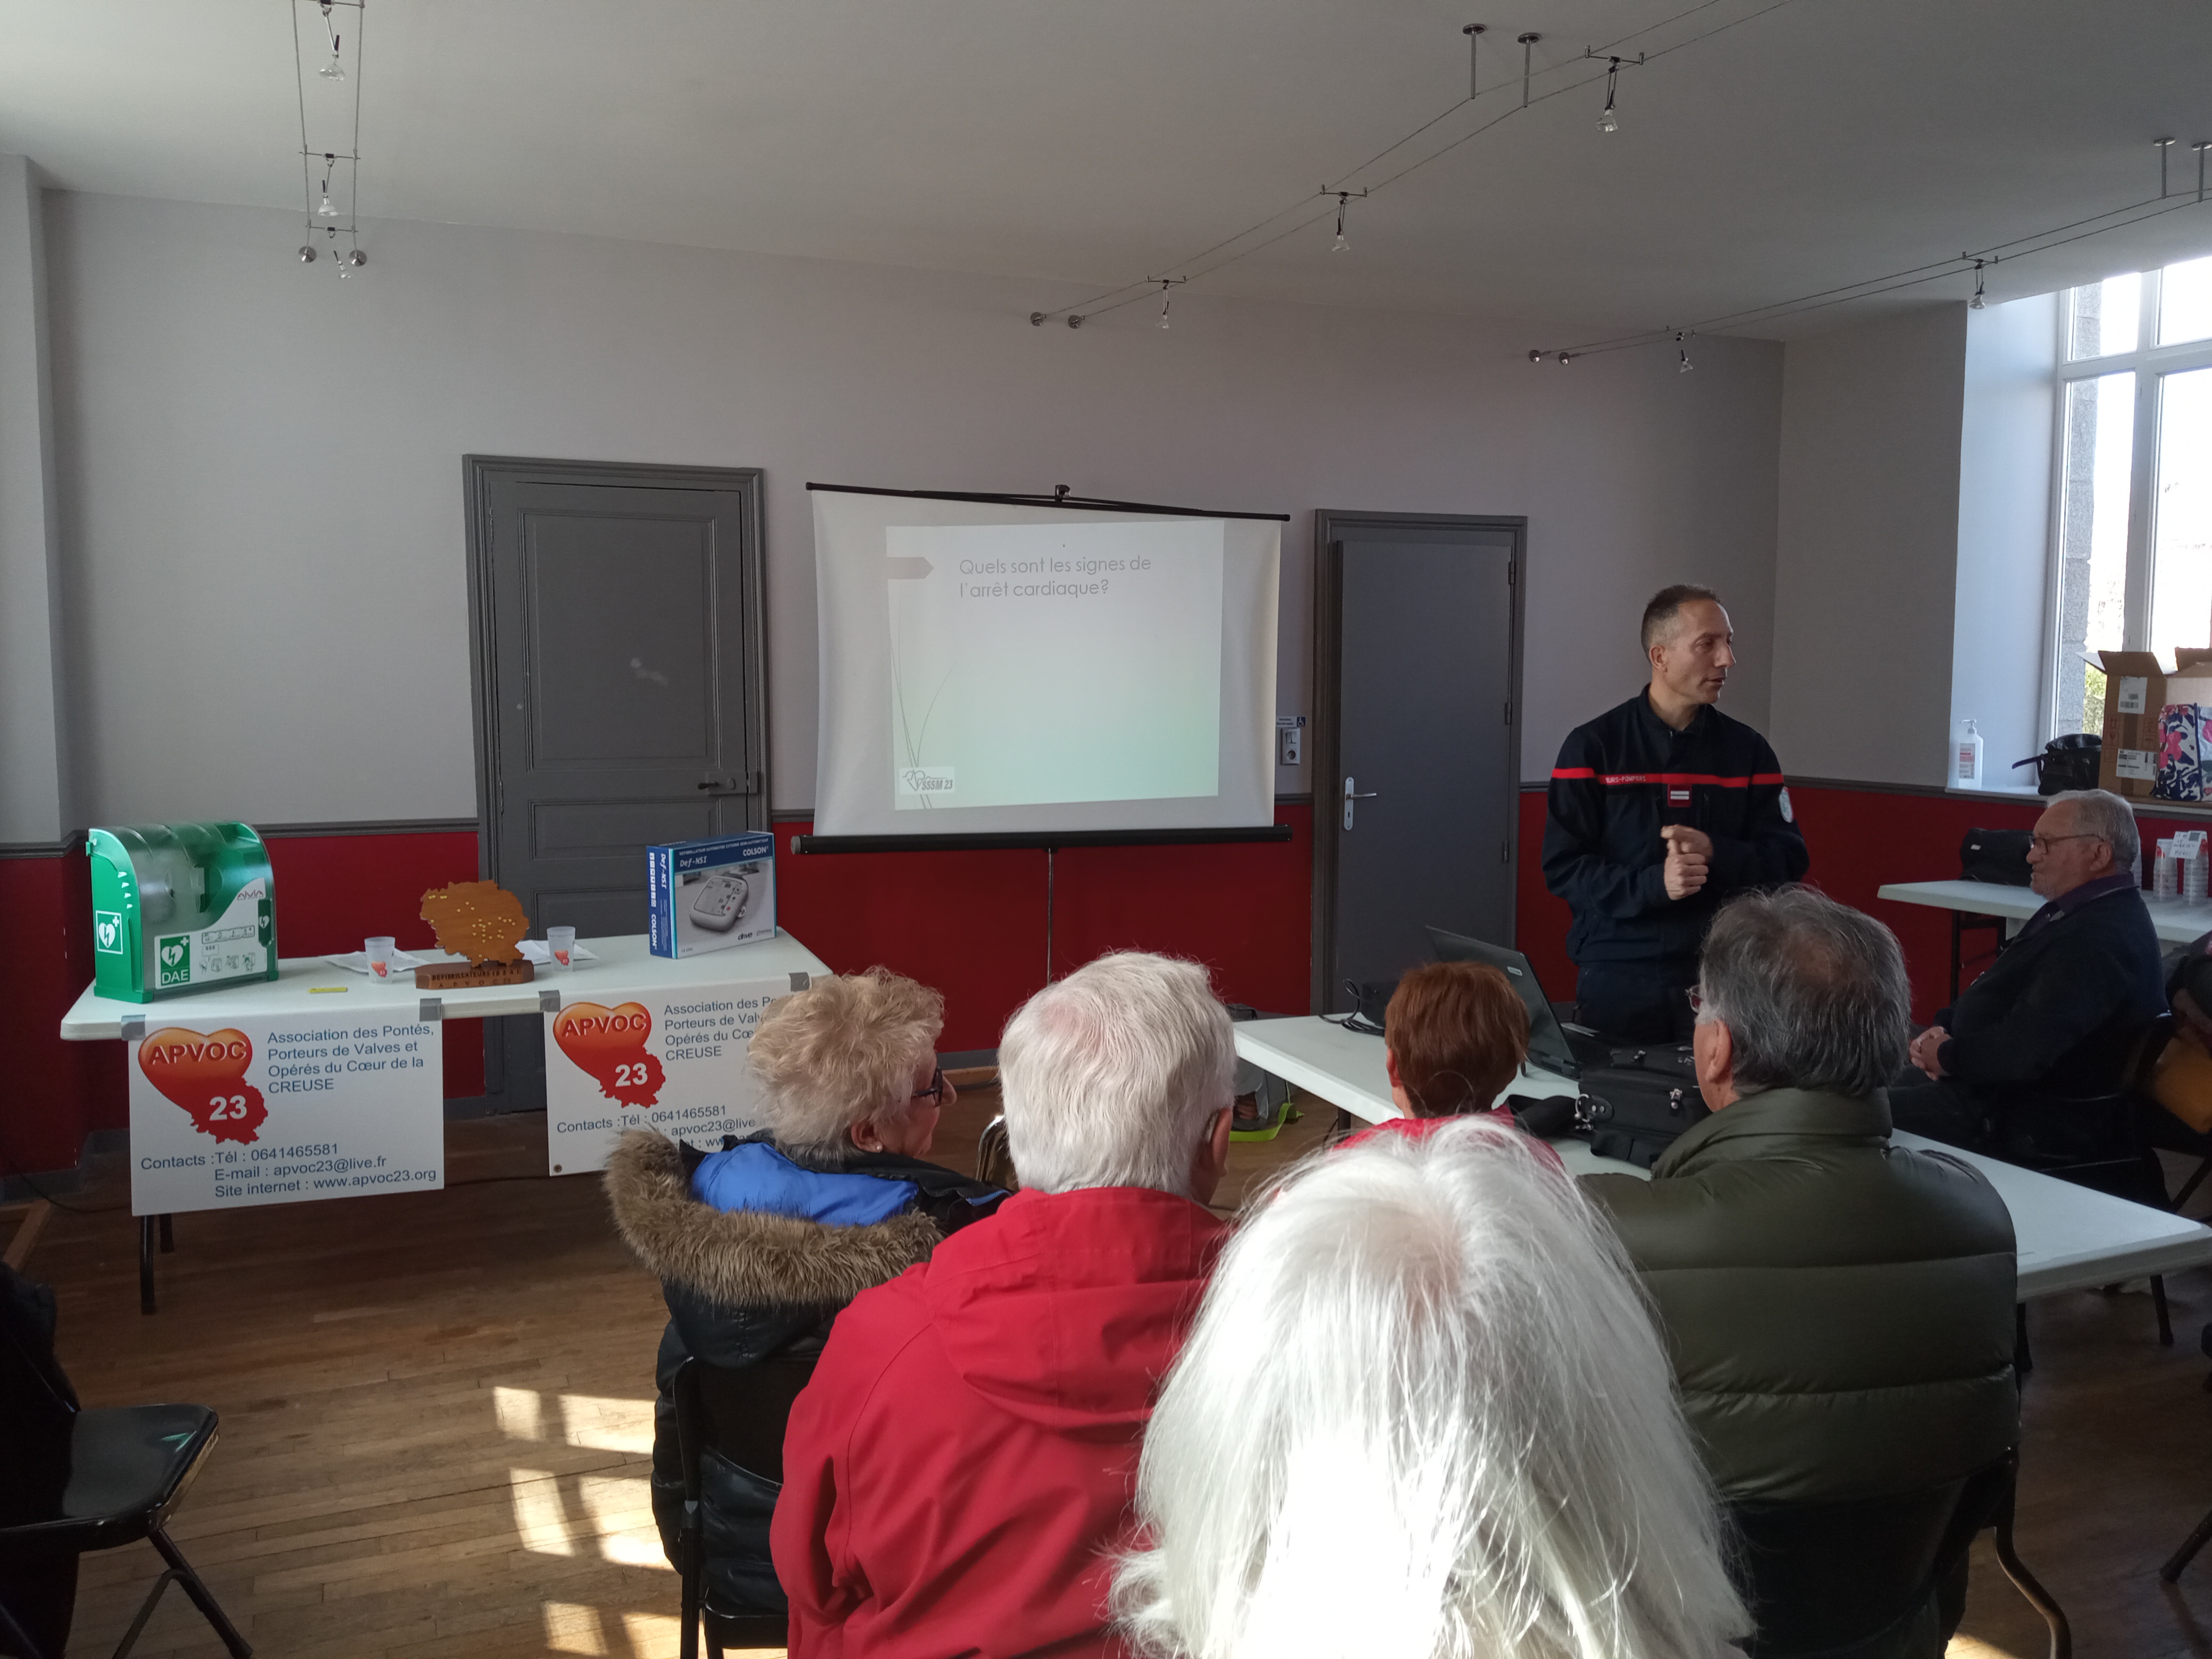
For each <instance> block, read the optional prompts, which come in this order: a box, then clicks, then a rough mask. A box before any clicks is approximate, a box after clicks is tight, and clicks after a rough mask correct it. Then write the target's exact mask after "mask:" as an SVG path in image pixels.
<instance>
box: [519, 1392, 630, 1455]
mask: <svg viewBox="0 0 2212 1659" xmlns="http://www.w3.org/2000/svg"><path fill="white" fill-rule="evenodd" d="M491 1401H492V1413H493V1414H494V1416H495V1417H496V1418H497V1419H498V1420H499V1429H500V1432H501V1434H504V1435H505V1436H507V1438H508V1439H510V1440H550V1441H555V1442H557V1443H559V1444H562V1445H564V1446H579V1447H582V1448H583V1449H586V1450H589V1451H618V1452H634V1453H637V1454H640V1455H643V1454H645V1453H647V1452H650V1451H651V1450H652V1449H653V1401H650V1400H623V1399H617V1398H614V1397H612V1396H610V1395H597V1394H556V1395H544V1394H540V1393H539V1392H538V1390H537V1389H509V1388H503V1387H502V1388H495V1389H492V1391H491Z"/></svg>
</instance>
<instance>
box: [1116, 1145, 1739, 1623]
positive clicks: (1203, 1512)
mask: <svg viewBox="0 0 2212 1659" xmlns="http://www.w3.org/2000/svg"><path fill="white" fill-rule="evenodd" d="M1256 1355H1264V1356H1266V1362H1265V1363H1264V1364H1255V1363H1254V1357H1255V1356H1256ZM1136 1509H1137V1520H1138V1523H1139V1529H1140V1530H1139V1547H1138V1548H1137V1549H1136V1550H1135V1551H1134V1553H1131V1554H1129V1555H1127V1557H1126V1558H1125V1559H1123V1561H1122V1563H1121V1567H1120V1569H1119V1571H1118V1574H1117V1577H1116V1580H1115V1607H1116V1610H1117V1611H1118V1612H1119V1613H1120V1614H1121V1629H1122V1632H1123V1634H1124V1636H1125V1638H1126V1639H1127V1641H1128V1642H1129V1644H1130V1645H1131V1646H1132V1647H1133V1649H1135V1650H1136V1651H1138V1652H1139V1653H1140V1654H1144V1655H1147V1656H1159V1659H1261V1656H1266V1659H1340V1656H1341V1659H1352V1656H1358V1659H1447V1656H1449V1659H1717V1656H1719V1655H1722V1654H1723V1653H1726V1652H1728V1651H1729V1648H1728V1645H1727V1644H1729V1642H1730V1641H1731V1640H1732V1639H1733V1638H1736V1637H1739V1636H1741V1635H1743V1634H1746V1633H1747V1632H1748V1631H1749V1629H1750V1620H1748V1618H1747V1616H1746V1614H1745V1612H1744V1609H1743V1607H1742V1604H1741V1601H1739V1600H1738V1599H1737V1596H1736V1595H1735V1591H1734V1590H1733V1589H1731V1588H1730V1585H1729V1578H1728V1576H1727V1573H1726V1571H1725V1570H1724V1568H1723V1562H1722V1545H1721V1538H1722V1534H1721V1528H1720V1523H1719V1521H1718V1518H1717V1510H1716V1507H1715V1502H1714V1498H1713V1496H1712V1492H1711V1487H1710V1486H1709V1485H1708V1483H1707V1480H1706V1478H1705V1474H1704V1473H1703V1471H1702V1470H1701V1469H1700V1468H1699V1462H1698V1458H1697V1455H1696V1454H1695V1452H1694V1451H1693V1450H1692V1447H1691V1443H1690V1440H1689V1437H1688V1434H1687V1432H1686V1430H1685V1429H1684V1427H1683V1424H1682V1419H1681V1416H1680V1412H1679V1411H1678V1410H1677V1409H1676V1407H1675V1404H1674V1384H1673V1378H1672V1376H1671V1374H1670V1372H1669V1370H1668V1364H1667V1358H1666V1355H1665V1352H1663V1350H1662V1347H1661V1345H1660V1340H1659V1338H1658V1336H1657V1334H1656V1332H1655V1331H1654V1329H1653V1327H1652V1322H1651V1319H1650V1315H1649V1314H1648V1313H1647V1312H1646V1311H1645V1309H1644V1303H1643V1301H1642V1299H1641V1297H1639V1296H1638V1291H1637V1288H1636V1285H1635V1281H1634V1279H1633V1276H1632V1273H1631V1272H1630V1269H1629V1267H1628V1264H1627V1262H1626V1259H1625V1258H1624V1257H1623V1255H1622V1254H1621V1250H1620V1245H1619V1244H1618V1243H1616V1242H1615V1240H1614V1239H1613V1236H1612V1234H1611V1232H1610V1231H1608V1230H1607V1227H1606V1226H1605V1225H1604V1223H1603V1222H1602V1221H1601V1220H1600V1219H1598V1218H1596V1217H1595V1214H1594V1212H1592V1210H1591V1209H1590V1207H1589V1204H1588V1203H1587V1202H1586V1201H1585V1200H1583V1197H1582V1196H1581V1194H1579V1193H1578V1192H1577V1189H1576V1187H1575V1183H1574V1182H1573V1181H1572V1180H1571V1178H1570V1177H1569V1176H1567V1175H1566V1174H1565V1171H1564V1170H1562V1169H1560V1168H1559V1166H1558V1165H1557V1164H1555V1163H1553V1162H1552V1161H1550V1160H1547V1159H1546V1158H1542V1157H1541V1156H1540V1155H1538V1153H1537V1152H1535V1151H1534V1149H1533V1148H1532V1146H1530V1145H1529V1144H1528V1141H1527V1140H1526V1139H1525V1138H1523V1137H1522V1136H1520V1135H1518V1134H1516V1133H1515V1132H1514V1131H1513V1130H1512V1129H1511V1128H1510V1127H1507V1126H1505V1125H1504V1124H1500V1123H1498V1122H1495V1121H1490V1120H1488V1119H1487V1118H1484V1117H1472V1118H1465V1119H1462V1120H1459V1121H1454V1122H1451V1123H1449V1124H1447V1125H1445V1126H1443V1127H1440V1128H1439V1129H1437V1131H1435V1132H1434V1133H1431V1134H1428V1135H1425V1136H1422V1137H1419V1138H1415V1137H1410V1136H1389V1137H1383V1138H1379V1139H1375V1140H1372V1141H1369V1142H1366V1143H1364V1144H1362V1145H1360V1146H1351V1147H1346V1148H1345V1149H1342V1150H1340V1151H1339V1152H1334V1153H1333V1154H1329V1155H1325V1156H1322V1157H1321V1158H1317V1159H1316V1160H1313V1161H1310V1162H1309V1163H1308V1164H1305V1165H1304V1167H1303V1168H1302V1169H1300V1170H1297V1171H1296V1172H1295V1173H1294V1174H1293V1176H1291V1179H1290V1180H1289V1181H1288V1182H1287V1183H1286V1184H1285V1186H1284V1187H1283V1188H1281V1189H1280V1191H1279V1193H1278V1194H1277V1195H1276V1196H1275V1197H1274V1199H1273V1200H1272V1201H1270V1202H1266V1203H1263V1204H1261V1206H1259V1207H1258V1208H1257V1209H1256V1210H1255V1211H1254V1212H1252V1215H1251V1218H1250V1219H1249V1220H1248V1221H1247V1222H1246V1223H1245V1224H1244V1225H1243V1227H1242V1228H1241V1229H1240V1231H1238V1233H1237V1237H1236V1238H1235V1240H1234V1241H1233V1242H1232V1243H1231V1245H1230V1246H1229V1248H1228V1249H1227V1251H1226V1252H1225V1255H1224V1256H1223V1258H1222V1262H1221V1266H1220V1267H1219V1269H1218V1272H1217V1273H1216V1274H1215V1275H1214V1278H1213V1281H1212V1285H1211V1286H1210V1288H1209V1289H1208V1290H1207V1291H1206V1299H1205V1302H1204V1304H1203V1306H1202V1307H1201V1309H1200V1313H1199V1316H1198V1321H1197V1323H1196V1325H1195V1327H1194V1328H1193V1330H1192V1333H1191V1336H1190V1340H1189V1341H1188V1343H1187V1344H1186V1345H1185V1346H1184V1348H1183V1350H1182V1354H1181V1355H1180V1357H1179V1358H1177V1359H1176V1364H1175V1367H1174V1369H1173V1370H1171V1371H1170V1373H1169V1376H1168V1378H1167V1383H1166V1385H1165V1388H1164V1391H1163V1393H1162V1395H1161V1396H1160V1400H1159V1403H1158V1407H1157V1408H1156V1409H1155V1410H1154V1412H1153V1414H1152V1424H1151V1426H1150V1428H1149V1430H1148V1431H1147V1432H1146V1437H1145V1445H1144V1453H1143V1457H1142V1461H1141V1462H1140V1464H1139V1473H1138V1478H1137V1491H1136Z"/></svg>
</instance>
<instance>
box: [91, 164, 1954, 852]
mask: <svg viewBox="0 0 2212 1659" xmlns="http://www.w3.org/2000/svg"><path fill="white" fill-rule="evenodd" d="M47 213H48V240H49V260H50V266H51V271H52V289H53V294H52V319H53V328H54V359H55V365H56V395H57V406H58V429H59V433H60V436H61V450H62V458H63V469H64V471H63V507H64V530H65V534H66V550H67V556H68V561H69V570H68V584H67V589H66V592H67V599H68V605H69V627H70V641H69V643H70V650H71V653H72V655H71V658H70V660H71V661H72V663H73V664H74V665H76V668H77V670H78V672H76V674H75V675H74V678H73V680H72V701H73V704H74V708H75V712H76V714H77V715H78V717H79V718H80V720H81V732H82V738H81V750H80V755H81V759H82V765H83V769H84V774H85V779H84V802H83V805H84V811H85V812H86V815H87V817H88V819H89V821H91V822H94V823H111V822H117V821H130V820H134V819H135V820H143V819H149V818H154V819H159V818H164V817H185V818H191V817H216V816H223V817H229V816H239V817H247V818H260V819H264V820H267V821H273V822H287V821H303V820H342V819H355V818H370V819H374V818H405V817H468V816H471V815H473V813H474V811H475V810H476V800H475V784H474V768H473V761H472V757H471V736H470V721H469V653H468V640H467V622H466V614H467V611H466V604H465V595H464V586H463V581H464V559H465V554H464V536H463V527H462V509H461V468H460V458H461V456H462V455H463V454H465V453H486V454H512V455H533V456H549V457H568V458H575V459H595V460H625V461H646V462H660V463H684V464H693V465H731V466H760V467H763V468H765V469H766V470H767V502H768V532H767V544H768V555H769V578H768V580H769V655H770V663H769V672H770V730H771V742H772V757H771V764H772V768H773V774H774V799H775V805H777V806H778V807H779V808H785V807H804V806H805V805H809V804H810V803H811V799H812V793H813V775H814V752H813V751H814V708H815V650H814V585H813V576H812V568H811V548H810V542H811V532H810V519H809V515H808V511H807V501H806V495H805V490H804V489H803V488H802V486H803V485H804V484H805V482H806V481H807V480H809V479H821V480H824V481H827V482H831V483H860V484H876V485H886V486H892V487H899V488H915V489H979V490H1000V489H1003V490H1043V489H1050V488H1051V487H1052V486H1053V485H1054V484H1057V483H1066V484H1068V485H1071V486H1072V487H1073V489H1075V490H1077V491H1078V492H1079V493H1083V494H1089V495H1108V496H1119V497H1124V498H1129V499H1134V500H1139V501H1177V502H1188V503H1191V504H1193V505H1197V506H1205V507H1227V508H1238V509H1245V510H1256V511H1279V512H1287V513H1292V514H1294V515H1295V517H1294V519H1293V522H1292V523H1291V526H1290V528H1289V532H1288V533H1287V535H1286V537H1285V550H1286V554H1287V556H1286V557H1285V561H1284V595H1283V607H1282V615H1283V649H1282V652H1281V662H1282V671H1281V694H1280V695H1281V699H1282V701H1281V709H1282V712H1285V713H1295V712H1306V711H1307V702H1306V688H1307V684H1308V678H1309V672H1310V643H1309V641H1310V592H1311V574H1310V538H1311V521H1310V512H1311V509H1313V508H1314V507H1340V508H1346V509H1364V510H1376V511H1400V512H1420V513H1526V514H1528V516H1529V518H1530V520H1531V527H1530V538H1529V544H1530V557H1529V592H1528V652H1527V660H1528V684H1527V694H1526V702H1527V706H1528V728H1527V731H1526V733H1525V736H1524V750H1523V766H1524V771H1525V773H1526V775H1528V776H1530V777H1541V776H1543V775H1546V773H1547V771H1548V769H1549V767H1550V763H1551V760H1552V757H1553V754H1554V752H1555V751H1556V748H1557V745H1558V744H1559V739H1560V738H1561V737H1562V736H1563V735H1564V734H1565V731H1566V729H1567V728H1568V727H1569V726H1571V725H1572V724H1574V723H1575V722H1577V721H1578V720H1583V719H1586V718H1588V717H1589V715H1591V714H1595V713H1596V712H1598V711H1599V710H1601V709H1602V708H1606V707H1607V706H1609V705H1611V704H1612V703H1613V702H1618V701H1619V700H1620V698H1621V697H1623V696H1626V695H1627V694H1628V692H1629V691H1630V690H1632V689H1633V687H1634V686H1635V685H1636V684H1638V682H1639V680H1640V678H1641V670H1640V664H1639V662H1638V654H1637V650H1636V644H1635V626H1636V619H1637V617H1638V612H1639V611H1640V609H1641V606H1642V604H1643V602H1644V599H1645V598H1646V597H1648V595H1649V594H1650V592H1651V591H1652V590H1653V589H1654V588H1656V587H1657V586H1661V585H1662V584H1663V583H1665V582H1668V581H1672V580H1684V579H1689V580H1705V581H1710V582H1711V583H1713V584H1715V585H1716V586H1718V587H1720V588H1721V589H1722V590H1723V592H1725V593H1726V594H1727V596H1728V598H1729V602H1730V606H1731V609H1732V611H1733V612H1734V615H1735V621H1736V624H1737V628H1738V630H1739V633H1740V635H1741V636H1742V639H1743V641H1744V648H1743V656H1744V661H1743V666H1742V668H1741V671H1740V672H1739V675H1738V677H1737V680H1738V683H1737V684H1736V685H1735V687H1734V688H1732V689H1731V690H1730V693H1729V708H1731V710H1732V711H1733V712H1735V713H1736V714H1739V715H1741V717H1743V718H1745V719H1747V720H1753V721H1754V722H1758V721H1763V720H1765V716H1766V712H1767V673H1766V669H1767V662H1768V652H1767V648H1766V644H1765V641H1767V639H1768V638H1769V635H1770V618H1771V609H1772V605H1773V598H1772V567H1773V552H1774V542H1773V535H1774V514H1775V479H1776V430H1777V426H1778V418H1779V411H1780V408H1781V403H1782V386H1781V373H1780V356H1781V354H1780V352H1779V350H1778V348H1775V347H1772V346H1770V345H1765V344H1760V343H1752V342H1742V341H1727V340H1718V339H1715V340H1705V341H1700V342H1698V343H1697V345H1696V350H1695V354H1694V355H1695V356H1696V359H1697V363H1698V367H1697V371H1696V373H1695V374H1676V373H1675V369H1674V356H1673V354H1672V353H1671V352H1662V351H1652V352H1645V353H1622V354H1620V355H1617V356H1610V357H1600V358H1592V359H1586V360H1584V361H1583V362H1577V363H1575V364H1572V365H1571V366H1569V367H1566V368H1561V367H1559V366H1558V365H1556V364H1546V365H1543V366H1541V367H1536V366H1532V365H1531V364H1529V363H1528V362H1527V361H1526V357H1525V352H1526V349H1527V348H1528V346H1530V345H1531V344H1533V343H1535V342H1534V341H1533V340H1531V339H1530V338H1528V331H1524V330H1522V329H1519V328H1516V327H1511V326H1506V325H1478V324H1475V323H1472V322H1469V321H1468V320H1466V319H1454V318H1440V317H1430V316H1419V315H1407V314H1395V315H1393V314H1377V313H1363V312H1357V311H1352V310H1337V309H1324V308H1315V307H1279V306H1277V307H1270V306H1259V305H1246V304H1236V303H1228V302H1218V301H1208V300H1207V299H1206V297H1205V296H1204V295H1201V294H1197V293H1191V292H1187V291H1186V292H1180V293H1178V295H1176V302H1175V326H1174V328H1173V329H1172V330H1170V331H1166V332H1162V331H1159V330H1158V329H1157V328H1155V327H1153V326H1152V323H1153V321H1154V315H1153V313H1152V308H1151V307H1147V306H1144V305H1138V306H1133V307H1128V308H1127V310H1125V311H1122V312H1120V313H1115V314H1114V315H1113V316H1111V317H1109V318H1106V319H1100V320H1098V321H1097V322H1095V323H1093V324H1091V325H1088V326H1086V327H1085V328H1084V329H1083V330H1081V331H1079V332H1071V331H1069V330H1067V329H1065V328H1061V327H1046V328H1042V329H1032V328H1030V327H1029V326H1028V325H1027V323H1026V321H1025V320H1024V319H1025V318H1026V315H1027V313H1029V312H1030V310H1032V309H1034V308H1036V307H1039V306H1049V305H1053V304H1056V303H1063V302H1066V301H1072V300H1074V299H1076V298H1079V297H1080V296H1079V293H1078V292H1077V291H1074V290H1069V289H1061V288H1056V287H1055V286H1054V285H1053V284H1050V283H1036V282H1022V281H1015V280H1006V279H998V278H982V277H969V276H956V275H947V274H944V273H940V272H925V271H915V270H892V269H886V268H880V267H873V266H863V265H854V264H831V263H826V262H817V261H804V260H796V259H785V258H766V257H756V256H750V255H744V254H731V253H722V252H708V251H702V250H696V249H687V248H678V247H669V246H656V245H647V244H641V243H626V242H618V241H610V240H593V239H589V238H582V237H564V236H552V235H537V234H520V233H513V232H507V231H498V230H486V229H477V228H465V227H452V226H434V225H427V224H417V223H380V224H376V225H374V226H372V227H370V228H368V233H367V235H366V237H365V245H366V246H368V249H369V252H370V258H371V260H372V263H371V264H370V265H369V267H368V270H367V271H366V272H364V273H363V274H362V276H360V277H359V278H357V279H356V280H354V281H350V282H347V283H340V282H338V281H337V279H336V277H335V276H333V274H332V272H331V268H330V267H329V265H328V264H325V263H318V264H316V265H314V266H312V267H302V266H301V265H300V264H298V263H296V261H295V260H294V259H293V258H292V256H291V252H290V250H291V249H292V247H293V246H295V244H296V242H297V240H299V229H298V225H297V221H296V219H295V218H294V217H293V216H289V215H286V214H283V213H277V212H265V211H260V210H246V209H224V208H210V207H205V206H197V205H188V204H178V203H169V202H155V201H142V200H132V199H125V198H119V197H98V196H82V195H63V194H54V195H50V196H49V197H48V209H47ZM1954 433H1955V425H1954ZM1784 760H1785V762H1787V763H1792V764H1798V765H1802V762H1800V761H1798V760H1797V758H1796V757H1793V756H1791V755H1790V753H1789V751H1788V750H1787V748H1784ZM1279 787H1280V788H1282V789H1284V790H1286V791H1297V790H1302V789H1305V788H1309V787H1311V784H1310V779H1309V778H1308V776H1307V774H1306V773H1305V771H1304V770H1291V771H1286V772H1284V773H1283V774H1281V775H1280V779H1279Z"/></svg>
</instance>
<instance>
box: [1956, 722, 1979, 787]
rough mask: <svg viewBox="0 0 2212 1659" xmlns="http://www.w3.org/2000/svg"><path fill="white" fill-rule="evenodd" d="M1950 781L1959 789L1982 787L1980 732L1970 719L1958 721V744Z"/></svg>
mask: <svg viewBox="0 0 2212 1659" xmlns="http://www.w3.org/2000/svg"><path fill="white" fill-rule="evenodd" d="M1951 773H1952V776H1951V782H1952V784H1953V786H1954V787H1957V788H1960V789H1978V788H1980V787H1982V734H1981V732H1979V730H1978V729H1977V728H1976V726H1975V725H1974V723H1973V721H1972V720H1961V721H1960V722H1959V744H1958V748H1957V750H1956V751H1955V755H1954V760H1953V762H1952V766H1951Z"/></svg>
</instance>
